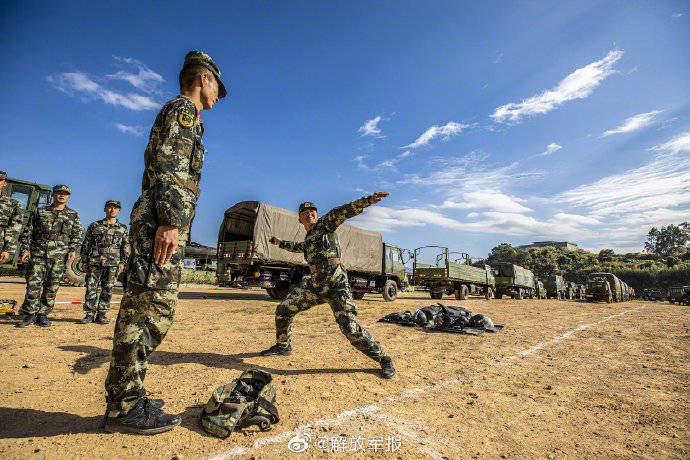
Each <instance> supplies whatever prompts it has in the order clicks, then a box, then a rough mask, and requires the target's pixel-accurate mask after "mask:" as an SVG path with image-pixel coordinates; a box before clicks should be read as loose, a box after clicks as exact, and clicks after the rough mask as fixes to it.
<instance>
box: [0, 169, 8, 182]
mask: <svg viewBox="0 0 690 460" xmlns="http://www.w3.org/2000/svg"><path fill="white" fill-rule="evenodd" d="M5 179H7V173H6V172H5V171H0V180H5Z"/></svg>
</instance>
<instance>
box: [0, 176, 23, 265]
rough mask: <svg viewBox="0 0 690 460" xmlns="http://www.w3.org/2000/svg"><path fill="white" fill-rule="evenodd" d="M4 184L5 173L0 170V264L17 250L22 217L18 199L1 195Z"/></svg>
mask: <svg viewBox="0 0 690 460" xmlns="http://www.w3.org/2000/svg"><path fill="white" fill-rule="evenodd" d="M5 185H7V173H6V172H5V171H0V265H2V264H4V263H5V262H7V261H8V260H10V257H12V254H14V252H15V251H16V250H17V243H18V241H19V234H20V233H21V231H22V217H23V214H22V205H21V204H20V203H19V201H17V200H15V199H13V198H10V197H7V196H2V189H3V188H4V187H5Z"/></svg>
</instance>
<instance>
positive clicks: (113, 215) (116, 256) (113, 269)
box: [79, 200, 129, 324]
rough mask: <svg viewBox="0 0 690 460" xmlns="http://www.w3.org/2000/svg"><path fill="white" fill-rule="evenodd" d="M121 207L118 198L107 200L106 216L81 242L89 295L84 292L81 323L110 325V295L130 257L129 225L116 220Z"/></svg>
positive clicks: (87, 232)
mask: <svg viewBox="0 0 690 460" xmlns="http://www.w3.org/2000/svg"><path fill="white" fill-rule="evenodd" d="M120 208H121V206H120V202H119V201H115V200H108V201H106V202H105V209H104V211H105V216H106V217H105V219H101V220H98V221H96V222H94V223H92V224H91V225H89V228H88V229H87V230H86V237H84V243H82V245H81V260H82V261H83V262H84V264H86V294H85V295H84V311H85V312H86V315H85V316H84V318H82V319H81V320H79V324H89V323H93V322H96V323H98V324H108V323H109V322H110V321H109V320H108V318H106V317H105V315H106V313H107V312H108V310H109V309H110V296H111V295H112V291H113V286H114V285H115V281H116V280H117V275H118V274H119V273H120V272H121V271H122V269H123V268H124V264H125V261H126V260H127V257H129V242H128V235H127V226H126V225H125V224H123V223H121V222H120V221H118V220H117V215H118V214H120ZM99 284H100V286H101V295H100V298H99V296H98V285H99ZM97 301H98V302H97Z"/></svg>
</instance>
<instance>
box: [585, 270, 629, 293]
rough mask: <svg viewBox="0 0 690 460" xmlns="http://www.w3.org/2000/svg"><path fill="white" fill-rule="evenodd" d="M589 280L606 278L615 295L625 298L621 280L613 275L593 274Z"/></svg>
mask: <svg viewBox="0 0 690 460" xmlns="http://www.w3.org/2000/svg"><path fill="white" fill-rule="evenodd" d="M589 278H604V279H605V280H606V281H608V282H609V286H610V287H611V291H612V292H613V295H614V296H615V297H618V298H622V297H623V284H622V282H621V280H620V278H618V277H617V276H616V275H614V274H613V273H591V274H590V275H589Z"/></svg>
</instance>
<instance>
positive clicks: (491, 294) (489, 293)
mask: <svg viewBox="0 0 690 460" xmlns="http://www.w3.org/2000/svg"><path fill="white" fill-rule="evenodd" d="M484 298H485V299H486V300H491V299H493V298H494V290H493V289H491V288H490V287H488V288H486V293H485V294H484Z"/></svg>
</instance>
